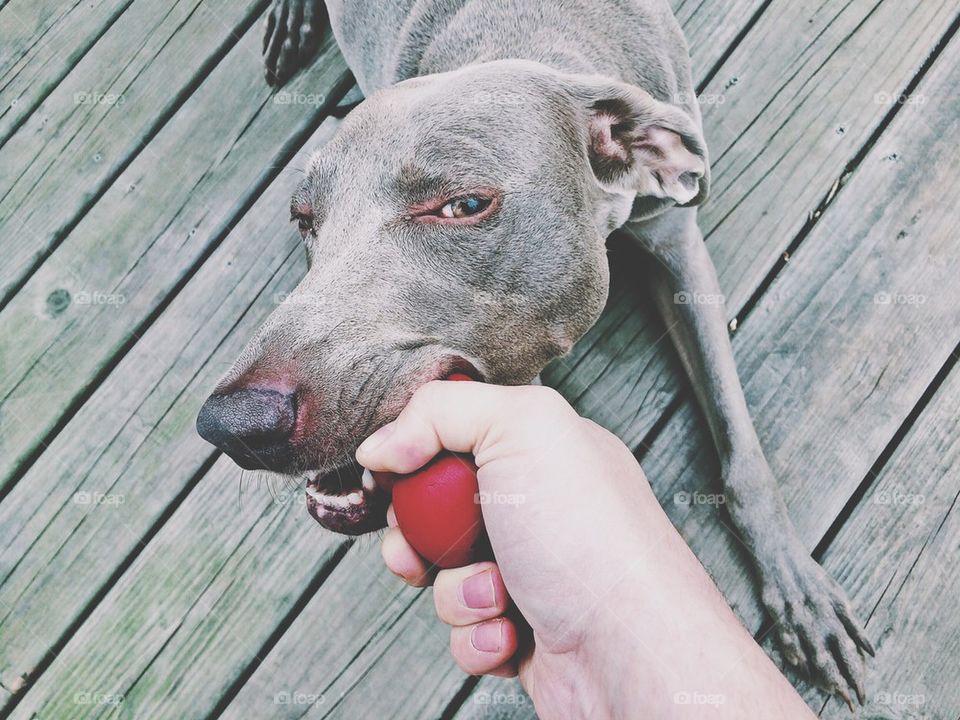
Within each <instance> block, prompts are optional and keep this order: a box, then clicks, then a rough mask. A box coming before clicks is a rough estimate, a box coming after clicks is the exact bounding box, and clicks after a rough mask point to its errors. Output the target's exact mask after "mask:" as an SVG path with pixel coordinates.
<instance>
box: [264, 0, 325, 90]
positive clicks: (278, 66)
mask: <svg viewBox="0 0 960 720" xmlns="http://www.w3.org/2000/svg"><path fill="white" fill-rule="evenodd" d="M325 22H326V9H325V7H324V4H323V0H273V7H271V8H270V12H268V13H267V19H266V25H265V27H264V29H263V64H264V71H265V73H266V77H267V82H268V83H269V84H270V85H283V84H284V83H285V82H286V81H287V80H289V79H290V77H291V76H292V75H293V74H294V73H295V72H297V70H299V69H300V68H301V67H303V66H304V65H305V64H306V62H307V61H308V60H310V58H312V57H313V54H314V53H315V52H316V51H317V46H318V44H319V41H320V35H321V33H322V32H323V26H324V23H325Z"/></svg>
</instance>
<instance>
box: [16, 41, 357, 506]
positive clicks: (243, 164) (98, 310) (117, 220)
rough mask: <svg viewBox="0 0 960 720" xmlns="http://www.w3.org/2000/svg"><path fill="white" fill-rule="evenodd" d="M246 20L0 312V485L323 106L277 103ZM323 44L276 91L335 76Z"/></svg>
mask: <svg viewBox="0 0 960 720" xmlns="http://www.w3.org/2000/svg"><path fill="white" fill-rule="evenodd" d="M259 33H260V28H259V27H257V28H251V29H250V30H249V31H248V32H247V34H246V35H245V36H244V38H243V39H242V40H241V41H240V43H239V44H238V45H237V46H236V47H235V48H234V49H233V50H232V51H231V53H230V54H229V55H228V57H227V58H225V60H224V62H223V63H221V64H220V65H219V66H217V68H216V69H214V71H213V72H212V73H211V74H210V76H209V77H208V78H207V79H206V80H205V81H204V83H203V84H202V85H201V86H200V87H199V88H197V91H196V92H195V93H194V94H193V95H192V96H191V97H190V99H189V100H188V101H187V102H186V103H184V105H183V107H181V108H180V110H179V111H178V112H177V114H176V115H175V116H174V117H173V118H172V119H171V120H170V122H169V123H168V124H167V125H166V126H165V127H164V128H163V130H162V131H161V132H160V133H159V134H158V135H157V137H156V138H154V139H153V141H152V142H151V143H150V145H149V149H148V150H147V151H146V152H144V153H142V154H141V155H140V156H139V157H138V158H137V159H136V160H135V161H134V162H133V163H132V164H131V165H130V167H128V168H127V169H126V170H125V171H124V172H123V174H122V175H121V176H120V177H119V178H118V179H117V180H116V182H114V183H113V184H112V185H111V186H110V188H109V189H108V190H107V192H106V194H105V195H104V197H103V198H102V199H101V200H100V201H99V202H98V203H97V204H96V205H95V206H94V207H93V209H92V210H91V211H90V212H89V213H88V214H86V215H85V216H84V218H83V220H82V221H81V222H80V224H79V225H78V226H77V227H76V228H74V229H73V231H72V232H71V233H70V235H69V237H68V238H67V239H66V240H65V241H64V242H63V243H62V244H61V245H60V246H59V247H58V248H57V250H56V251H55V252H54V253H53V254H52V255H51V256H50V258H49V259H48V260H47V261H46V262H45V263H44V264H43V266H42V267H41V268H40V269H39V270H38V271H37V273H36V274H34V275H33V276H32V277H31V278H30V281H29V282H28V283H27V285H26V286H24V288H23V289H22V290H21V291H20V292H19V293H18V294H17V295H16V296H15V297H14V299H13V300H12V301H11V302H10V304H9V305H7V307H6V308H4V310H3V312H2V313H0V368H2V371H3V372H2V377H0V397H3V412H2V414H0V450H2V453H0V488H2V487H3V486H4V485H6V484H7V483H9V482H10V480H11V477H14V476H15V474H16V472H17V468H18V467H19V466H20V464H21V463H23V462H24V460H25V459H26V458H29V457H30V455H31V453H33V452H34V451H35V449H36V448H37V447H38V446H39V444H40V443H41V442H43V439H44V437H45V436H46V435H47V433H49V432H50V430H51V429H52V428H53V427H54V426H55V424H56V422H57V421H58V420H59V419H60V418H61V417H62V416H63V415H64V414H66V413H67V412H68V410H69V408H71V407H72V406H73V404H75V403H76V402H77V401H78V399H81V398H82V397H83V394H84V392H86V391H87V390H88V388H90V387H91V386H93V385H95V384H96V381H97V376H98V373H102V372H104V371H105V370H106V369H108V367H109V364H110V363H111V362H112V361H114V359H115V357H116V356H117V355H118V354H120V353H121V352H122V350H123V349H124V348H125V347H127V346H129V344H131V343H132V342H135V341H136V340H137V337H138V336H139V335H141V334H142V333H143V328H144V325H145V324H146V323H148V322H149V321H150V318H151V317H152V316H153V315H154V314H155V313H156V311H157V309H158V307H162V306H163V304H164V303H165V302H167V301H168V300H169V298H170V297H171V295H172V294H174V293H175V292H176V290H177V289H178V287H179V285H180V284H182V283H183V282H184V281H185V280H186V279H187V278H188V277H189V276H190V275H191V273H193V272H195V270H196V267H197V266H198V265H199V264H200V263H201V262H202V261H203V260H204V258H205V256H206V255H207V254H208V253H209V252H210V251H211V250H212V249H213V248H214V247H216V245H217V243H218V242H220V239H221V238H222V236H223V234H224V233H225V232H226V230H227V227H228V226H229V224H231V223H233V222H235V221H236V216H237V215H238V213H240V212H241V211H242V209H243V208H244V205H245V204H246V203H247V202H250V201H252V200H253V197H250V196H251V195H253V196H254V197H255V196H256V194H258V193H259V192H261V189H262V188H261V186H262V184H264V182H265V179H266V178H270V177H272V176H273V175H274V174H275V171H274V170H273V167H272V166H273V165H274V164H275V163H276V162H277V160H278V158H284V159H286V156H287V155H288V153H289V152H290V151H291V148H290V147H289V145H290V143H294V145H293V147H296V146H297V144H298V141H297V140H296V138H298V136H302V135H303V134H304V133H305V132H309V129H310V128H311V127H313V126H314V125H315V124H316V123H317V122H319V118H320V117H322V113H323V107H322V106H319V105H318V104H316V103H313V104H306V105H304V104H298V103H289V104H284V103H282V102H278V101H277V98H278V97H280V98H282V97H284V96H279V95H276V94H274V93H272V92H271V91H270V90H269V88H267V86H266V85H265V83H264V82H263V80H262V73H261V70H260V61H259V54H258V52H257V48H258V47H259V42H260V40H259ZM325 47H326V52H325V53H324V54H323V55H322V57H320V58H318V60H317V62H316V63H315V65H314V66H313V67H312V68H311V69H310V71H309V72H307V73H304V74H302V75H300V76H299V77H298V78H297V80H296V81H295V82H294V83H293V84H292V85H291V86H290V87H289V88H286V89H285V91H284V92H286V93H288V95H287V96H286V97H293V95H292V94H293V93H299V94H300V96H303V97H307V96H308V93H312V94H313V96H314V97H316V96H323V95H324V93H328V94H331V95H334V94H335V93H336V92H337V91H338V88H342V90H345V89H346V87H345V86H344V85H345V83H346V81H347V78H348V75H347V71H346V67H345V65H344V63H343V60H342V58H341V57H340V54H339V51H337V50H336V48H335V47H334V45H333V40H332V37H329V36H328V37H327V43H326V45H325ZM301 141H302V140H301ZM88 149H92V148H89V146H88ZM288 187H289V186H288ZM284 204H286V201H284ZM285 222H286V219H284V221H283V223H284V224H281V225H278V226H275V227H285ZM272 232H275V231H267V237H270V236H272ZM104 248H108V249H109V252H105V250H104ZM28 328H29V332H27V331H26V330H27V329H28Z"/></svg>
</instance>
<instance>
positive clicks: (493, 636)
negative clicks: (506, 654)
mask: <svg viewBox="0 0 960 720" xmlns="http://www.w3.org/2000/svg"><path fill="white" fill-rule="evenodd" d="M470 644H471V645H473V647H474V648H475V649H477V650H479V651H480V652H488V653H495V652H500V648H502V647H503V620H493V621H492V622H485V623H481V624H480V625H474V626H473V630H471V631H470Z"/></svg>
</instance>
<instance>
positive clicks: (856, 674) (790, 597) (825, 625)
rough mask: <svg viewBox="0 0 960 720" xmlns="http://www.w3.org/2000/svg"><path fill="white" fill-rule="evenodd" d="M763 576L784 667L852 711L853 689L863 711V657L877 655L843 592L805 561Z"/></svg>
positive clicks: (805, 558) (765, 598)
mask: <svg viewBox="0 0 960 720" xmlns="http://www.w3.org/2000/svg"><path fill="white" fill-rule="evenodd" d="M765 575H766V577H767V578H768V582H767V583H766V585H765V586H764V589H763V593H762V600H763V604H764V605H765V606H766V609H767V611H768V612H769V613H770V615H771V616H772V617H773V620H774V622H775V623H777V624H776V627H775V628H774V632H775V634H776V636H777V639H778V640H779V645H780V651H781V653H782V656H783V659H784V661H785V662H786V663H788V664H789V665H791V666H792V667H794V668H796V669H798V670H800V671H801V672H802V673H805V674H806V675H808V677H809V679H810V680H812V681H813V683H814V684H816V685H817V686H818V687H820V688H822V689H823V690H826V691H827V692H830V693H832V694H836V695H839V696H840V697H842V698H843V699H844V700H845V701H846V703H847V705H848V706H850V708H851V710H852V709H853V703H852V702H851V700H850V692H849V691H850V690H851V689H852V690H853V692H854V693H856V696H857V699H858V700H859V701H860V704H861V705H863V703H864V688H863V682H864V676H865V674H866V663H865V657H864V655H863V653H868V654H869V655H871V656H872V655H873V654H874V650H873V646H872V645H871V644H870V641H869V640H868V639H867V636H866V634H865V633H864V630H863V628H862V627H861V625H860V622H859V621H858V620H857V618H856V617H855V616H854V614H853V612H852V611H851V609H850V602H849V600H848V599H847V596H846V593H844V591H843V589H842V588H841V587H840V586H839V585H837V583H836V582H834V580H833V578H831V577H830V576H829V575H828V574H827V573H826V571H825V570H824V569H823V568H822V567H820V565H818V564H817V562H816V561H815V560H813V558H811V557H809V556H807V555H804V556H803V557H799V558H796V559H794V560H792V561H790V562H784V563H782V564H781V566H780V567H778V568H776V570H774V571H771V572H768V573H766V574H765Z"/></svg>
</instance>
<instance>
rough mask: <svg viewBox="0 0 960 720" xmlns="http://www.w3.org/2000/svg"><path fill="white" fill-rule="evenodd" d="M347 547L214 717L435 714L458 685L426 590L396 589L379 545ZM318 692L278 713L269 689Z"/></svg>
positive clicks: (398, 584) (273, 693)
mask: <svg viewBox="0 0 960 720" xmlns="http://www.w3.org/2000/svg"><path fill="white" fill-rule="evenodd" d="M361 545H362V546H361V547H354V548H351V550H350V553H349V554H348V555H347V557H346V558H345V559H344V560H343V561H342V562H341V563H340V564H339V565H338V566H337V569H336V570H335V571H334V573H333V574H332V575H331V577H330V578H329V580H328V581H327V582H325V583H324V584H323V587H321V588H320V591H319V592H318V593H317V594H316V595H315V596H314V597H313V599H312V600H311V601H310V603H309V604H308V605H307V606H306V607H305V608H304V610H303V612H302V613H300V615H299V616H298V617H297V619H296V620H295V621H294V623H293V625H291V626H290V628H289V630H288V631H287V632H286V633H285V634H284V636H283V638H281V640H280V641H279V642H278V643H277V646H276V647H275V648H274V650H273V651H272V652H271V653H270V655H269V656H268V657H267V658H266V660H265V662H264V663H263V664H262V665H261V666H260V667H259V668H258V669H257V671H256V672H255V673H254V674H253V676H252V677H251V678H250V679H249V680H248V681H247V683H246V684H245V685H244V687H243V689H242V690H241V691H240V693H239V694H238V695H237V697H236V698H235V699H234V701H233V702H232V703H231V704H230V705H229V706H228V707H227V709H226V711H225V712H224V714H223V715H222V717H223V718H238V719H241V720H242V719H245V718H251V717H269V718H278V719H279V718H300V717H305V718H320V717H342V718H358V717H371V718H377V717H389V718H398V719H401V718H409V719H410V720H419V718H426V717H437V716H439V715H440V713H441V712H442V710H443V708H444V707H445V705H446V704H447V702H448V701H449V699H450V697H452V696H453V694H454V693H455V692H456V691H457V689H458V688H459V687H460V686H461V685H462V683H463V681H464V679H465V678H464V675H463V673H461V672H460V670H459V669H458V668H457V667H456V666H455V665H454V664H453V661H452V659H451V658H450V656H449V652H448V629H447V628H446V627H445V626H444V625H442V624H441V623H440V621H439V620H438V619H437V617H436V610H435V609H434V607H433V598H432V596H431V591H429V590H426V591H418V590H414V589H411V588H409V587H406V586H405V585H404V584H403V583H401V582H400V581H399V580H398V579H397V578H396V577H394V576H393V575H392V574H391V573H390V572H389V571H388V570H387V569H386V568H385V567H384V565H383V561H382V560H381V559H380V549H379V543H377V542H372V541H369V540H367V541H365V542H362V543H361ZM283 692H286V693H291V694H292V693H301V694H303V695H306V696H308V698H309V696H310V695H311V694H313V695H316V696H318V699H319V700H320V702H317V703H316V704H315V706H314V707H313V708H310V710H309V712H306V713H305V710H307V708H306V707H304V704H303V703H291V704H290V705H288V706H281V707H278V706H277V705H276V703H275V701H274V699H275V697H276V696H277V694H278V693H283Z"/></svg>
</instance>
